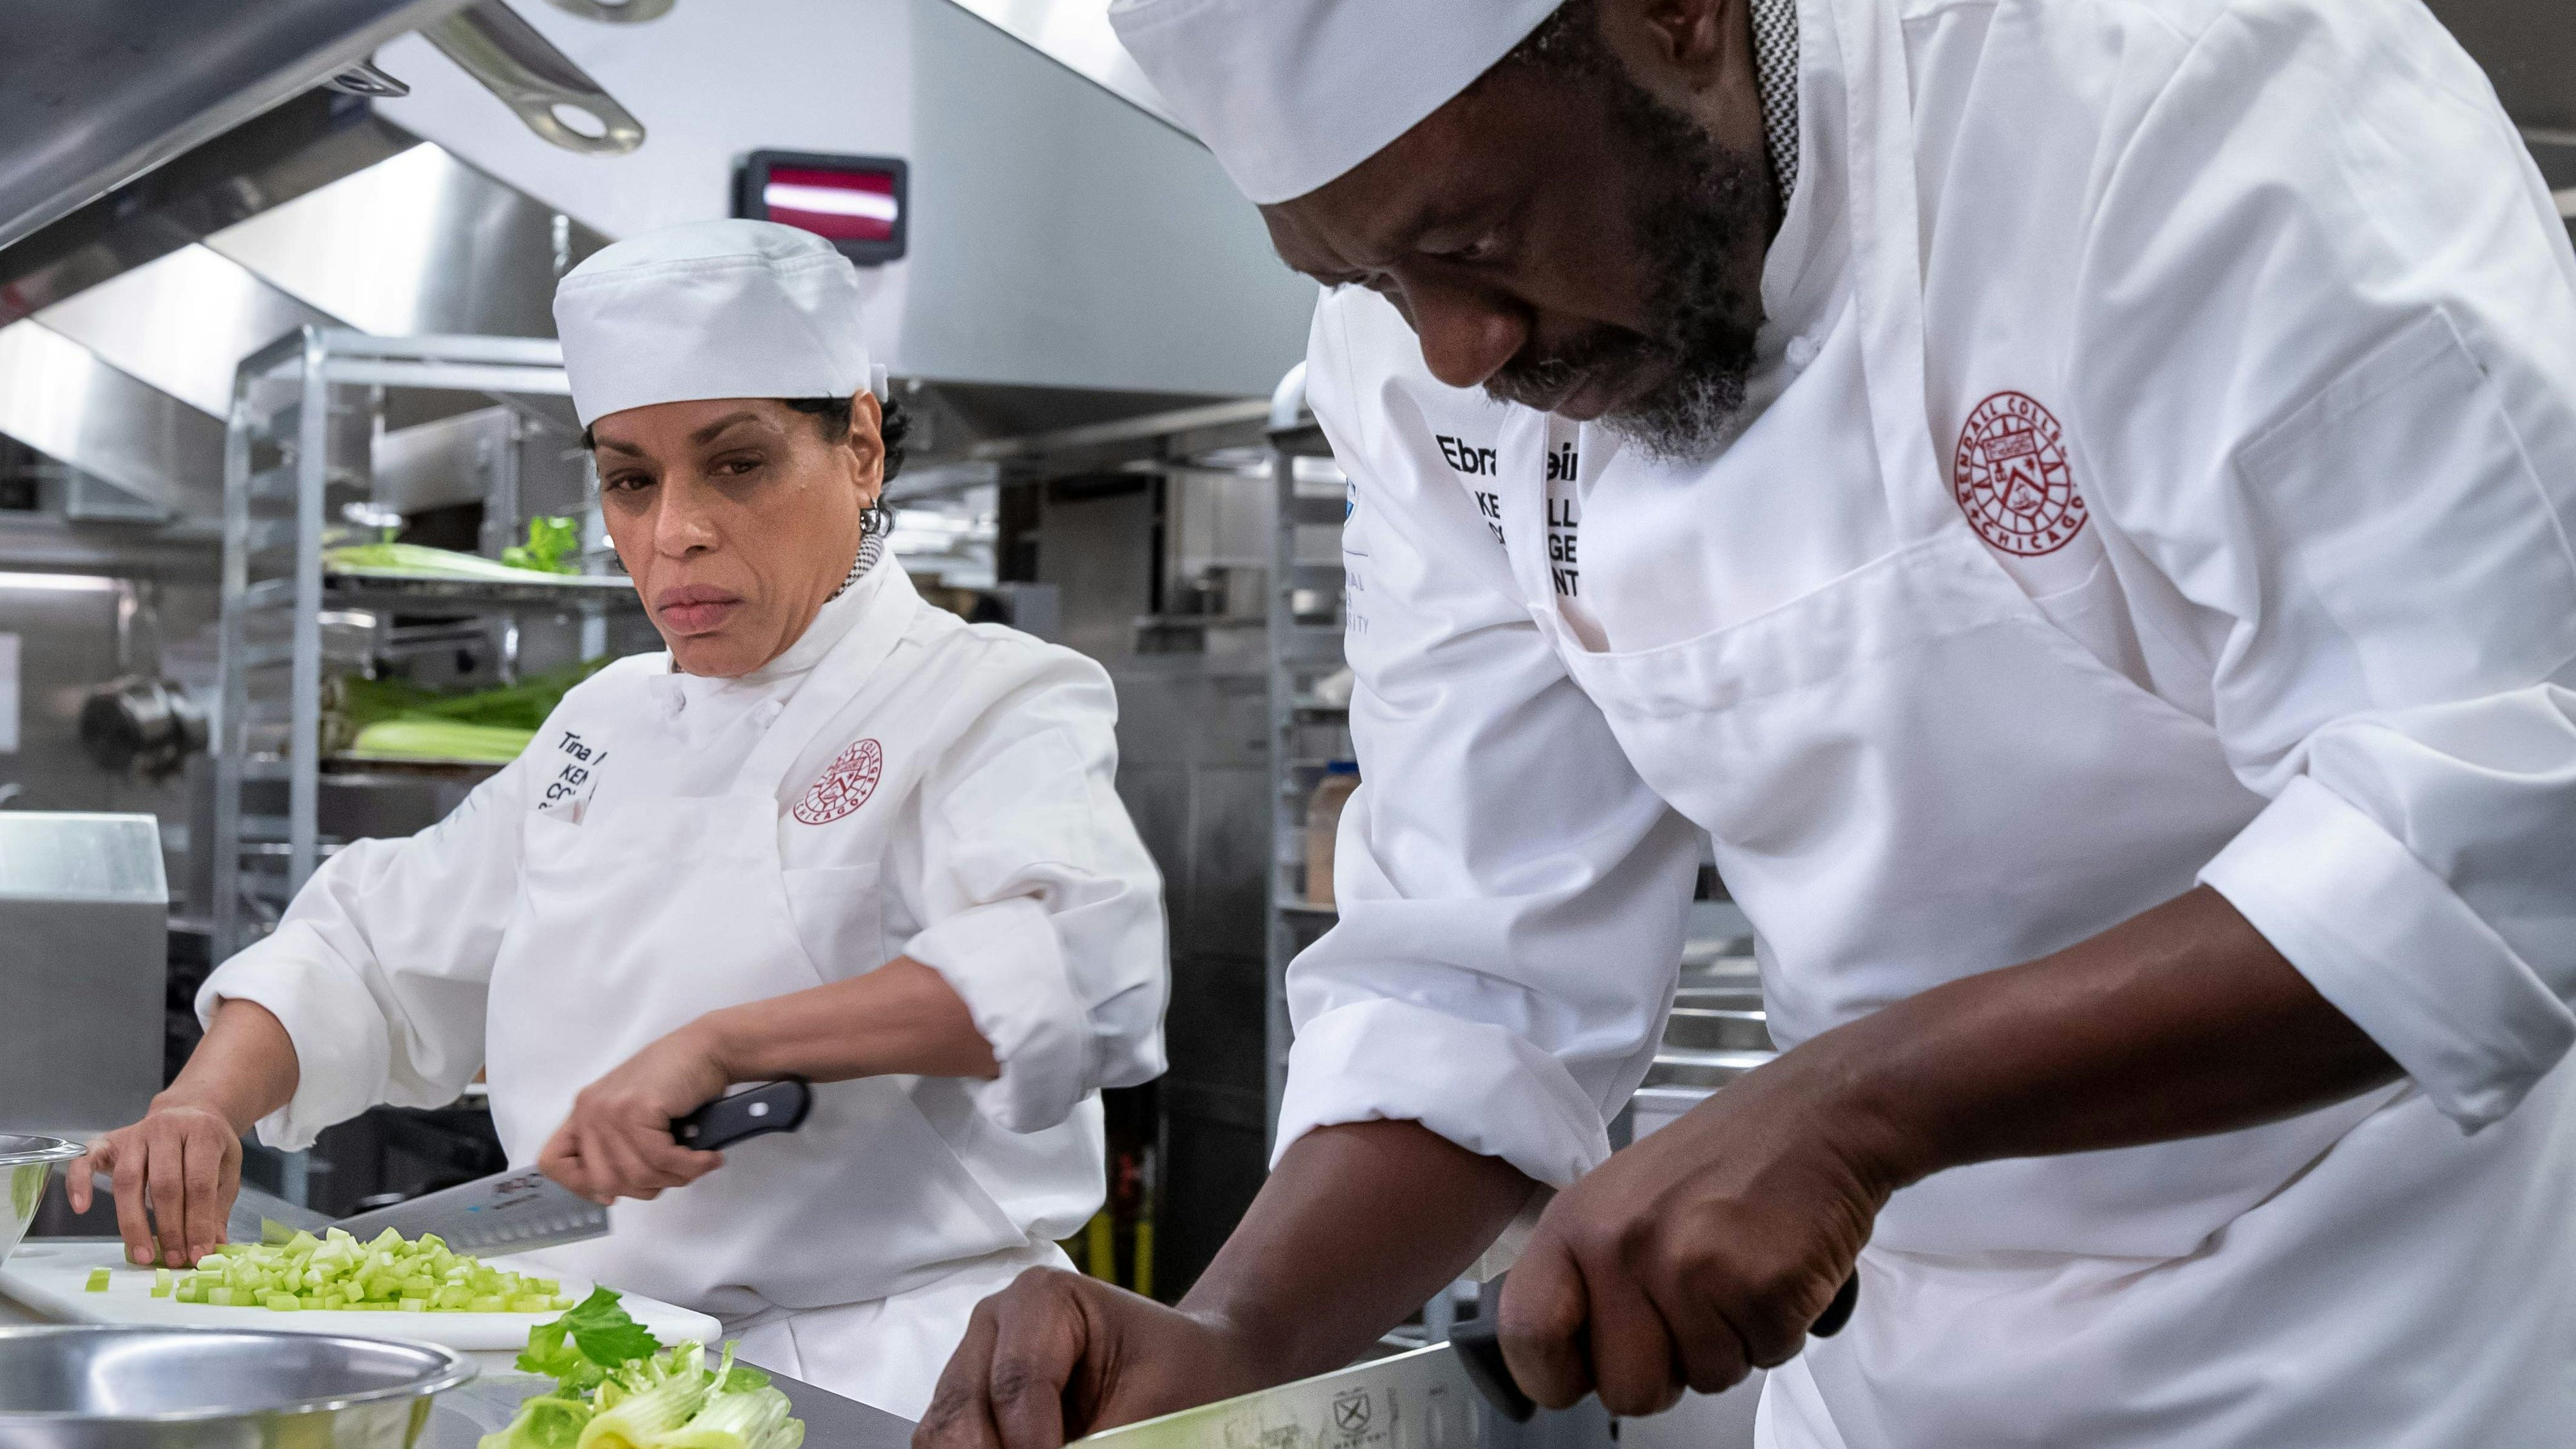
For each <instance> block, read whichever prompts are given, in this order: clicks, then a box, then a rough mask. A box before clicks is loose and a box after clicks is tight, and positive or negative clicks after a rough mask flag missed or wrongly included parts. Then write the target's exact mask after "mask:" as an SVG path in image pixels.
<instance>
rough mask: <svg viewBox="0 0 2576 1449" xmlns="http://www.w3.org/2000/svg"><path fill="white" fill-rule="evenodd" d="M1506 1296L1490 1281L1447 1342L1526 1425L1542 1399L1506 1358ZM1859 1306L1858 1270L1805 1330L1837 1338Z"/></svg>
mask: <svg viewBox="0 0 2576 1449" xmlns="http://www.w3.org/2000/svg"><path fill="white" fill-rule="evenodd" d="M1502 1301H1503V1280H1502V1279H1501V1278H1494V1279H1492V1280H1490V1281H1488V1282H1487V1283H1486V1284H1485V1285H1484V1287H1483V1289H1482V1291H1481V1292H1480V1293H1479V1295H1478V1299H1477V1314H1476V1316H1475V1317H1474V1318H1470V1319H1468V1320H1467V1321H1466V1322H1464V1323H1460V1324H1458V1325H1457V1326H1455V1327H1453V1328H1452V1329H1450V1330H1449V1343H1450V1345H1451V1346H1452V1347H1454V1348H1456V1349H1457V1350H1458V1357H1459V1363H1460V1367H1462V1368H1464V1369H1465V1370H1466V1372H1467V1377H1468V1378H1469V1379H1471V1380H1473V1381H1474V1382H1475V1385H1476V1391H1477V1392H1478V1393H1481V1394H1483V1395H1484V1396H1485V1402H1487V1403H1489V1404H1492V1405H1493V1406H1494V1412H1496V1413H1498V1414H1500V1415H1502V1416H1503V1417H1504V1418H1506V1419H1509V1420H1511V1421H1512V1422H1513V1423H1515V1424H1524V1423H1527V1422H1529V1419H1530V1416H1531V1415H1533V1414H1535V1413H1537V1412H1538V1404H1537V1402H1536V1401H1535V1400H1533V1399H1531V1398H1530V1396H1529V1395H1527V1394H1525V1393H1523V1392H1521V1386H1520V1383H1519V1382H1518V1381H1517V1380H1515V1379H1514V1378H1513V1377H1512V1371H1511V1367H1510V1365H1508V1364H1506V1363H1504V1362H1503V1341H1502V1338H1501V1330H1502ZM1858 1307H1860V1274H1858V1273H1856V1272H1855V1273H1854V1274H1852V1276H1850V1277H1848V1278H1845V1279H1844V1280H1843V1286H1842V1287H1841V1288H1840V1289H1837V1290H1836V1291H1835V1293H1834V1301H1833V1302H1831V1303H1828V1304H1826V1305H1825V1311H1824V1312H1823V1313H1821V1314H1818V1315H1817V1316H1816V1321H1815V1322H1814V1323H1813V1324H1811V1325H1809V1326H1808V1328H1807V1333H1808V1334H1809V1336H1811V1337H1815V1338H1831V1337H1833V1336H1834V1335H1835V1334H1837V1333H1840V1332H1842V1331H1843V1325H1844V1324H1846V1323H1849V1322H1851V1316H1852V1310H1854V1309H1856V1308H1858Z"/></svg>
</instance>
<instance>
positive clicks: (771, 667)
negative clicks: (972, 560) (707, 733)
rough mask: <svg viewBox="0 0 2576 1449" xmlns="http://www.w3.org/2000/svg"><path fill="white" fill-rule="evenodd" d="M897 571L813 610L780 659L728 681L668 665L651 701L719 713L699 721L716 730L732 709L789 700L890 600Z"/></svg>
mask: <svg viewBox="0 0 2576 1449" xmlns="http://www.w3.org/2000/svg"><path fill="white" fill-rule="evenodd" d="M893 572H894V570H892V569H889V568H884V567H878V568H873V569H870V570H868V571H867V572H866V573H864V574H862V575H860V576H859V578H858V580H857V581H856V582H854V583H852V584H851V585H850V586H849V587H848V588H847V589H844V590H843V591H842V592H841V593H840V594H839V595H838V596H837V597H835V598H832V599H830V600H828V601H826V602H825V603H824V605H823V607H822V608H821V609H818V610H816V611H815V614H814V621H813V622H812V623H810V624H807V625H806V626H805V632H804V633H802V634H800V635H798V636H797V637H796V642H795V643H793V644H790V645H788V646H787V648H786V649H785V650H784V651H782V652H781V653H780V654H779V656H778V657H777V658H775V659H772V660H770V661H769V662H768V663H766V664H764V665H762V666H760V667H759V668H758V669H754V670H752V671H750V672H749V673H746V674H743V675H740V676H737V677H734V678H730V679H726V678H710V677H704V676H700V675H694V674H683V673H681V672H680V668H679V665H678V663H677V662H676V661H668V660H666V661H665V665H664V671H663V672H662V673H660V674H657V675H654V676H653V678H652V685H651V689H652V698H653V702H654V703H655V704H657V705H659V706H660V707H661V709H662V711H663V712H664V713H666V714H674V715H676V714H680V713H683V712H692V707H693V706H694V707H696V708H695V710H694V711H693V712H694V713H697V714H699V715H704V711H705V709H706V707H709V706H712V707H714V708H715V711H716V714H715V716H714V717H713V718H701V719H699V720H698V721H697V722H696V723H697V724H698V726H699V727H701V728H712V727H715V726H716V725H717V724H719V723H721V722H722V721H724V720H729V719H731V718H732V717H733V716H734V714H735V712H736V710H735V709H734V708H728V707H727V706H728V704H730V705H733V706H737V707H739V708H742V709H748V708H750V707H752V706H753V705H755V704H757V703H758V702H759V701H760V700H762V699H764V698H768V699H776V700H781V701H783V700H785V699H786V698H787V697H788V696H789V695H792V694H794V693H795V686H796V684H797V683H798V682H799V681H801V680H803V679H804V678H805V676H806V675H808V674H811V673H813V672H814V667H815V666H816V665H818V664H821V663H822V662H823V660H824V659H825V658H826V657H827V656H828V655H830V654H831V652H832V650H833V649H834V647H836V646H837V645H839V644H840V642H841V641H842V640H844V639H846V638H848V637H849V636H850V633H851V631H852V630H854V629H856V628H857V627H858V626H859V621H860V620H861V619H862V618H863V617H864V616H866V615H867V614H869V613H870V612H872V606H874V605H875V604H877V603H879V602H881V601H883V600H884V599H885V596H886V577H887V575H889V574H891V573H893Z"/></svg>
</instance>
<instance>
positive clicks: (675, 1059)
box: [537, 1024, 733, 1203]
mask: <svg viewBox="0 0 2576 1449" xmlns="http://www.w3.org/2000/svg"><path fill="white" fill-rule="evenodd" d="M731 1085H733V1079H732V1078H731V1077H730V1076H728V1075H727V1074H726V1072H725V1069H724V1066H723V1064H722V1063H720V1062H719V1061H718V1060H717V1059H716V1054H715V1052H714V1050H713V1049H712V1045H711V1043H710V1041H709V1038H708V1034H707V1033H706V1032H705V1031H703V1030H701V1029H700V1028H699V1026H697V1025H695V1024H693V1025H690V1026H684V1027H682V1028H680V1029H679V1030H678V1031H675V1032H673V1033H671V1034H670V1035H669V1036H666V1037H664V1038H662V1039H661V1040H660V1041H657V1042H655V1043H653V1044H652V1045H651V1046H648V1047H646V1048H644V1050H642V1051H640V1052H637V1053H636V1054H635V1055H633V1056H631V1057H629V1058H627V1059H626V1061H625V1063H624V1064H623V1065H621V1066H619V1067H617V1068H616V1069H615V1070H613V1071H611V1072H609V1074H608V1075H606V1076H604V1077H601V1078H600V1079H599V1080H598V1081H595V1082H593V1083H591V1084H590V1085H589V1086H587V1087H584V1088H582V1089H581V1095H579V1096H577V1097H575V1098H573V1100H572V1115H571V1116H569V1117H566V1118H565V1119H564V1122H563V1125H562V1126H560V1127H557V1128H556V1129H555V1135H554V1136H553V1137H551V1138H549V1139H548V1140H547V1142H546V1147H545V1150H544V1151H543V1152H541V1153H539V1154H537V1167H538V1170H540V1171H542V1172H543V1173H545V1175H546V1176H548V1177H551V1178H553V1179H554V1180H555V1181H557V1182H560V1183H562V1184H563V1185H564V1186H566V1187H568V1188H571V1189H572V1190H573V1191H575V1192H577V1193H580V1194H581V1195H582V1196H584V1197H586V1198H589V1199H590V1200H592V1201H593V1202H599V1203H607V1202H614V1201H615V1200H617V1199H618V1198H621V1197H633V1198H644V1199H646V1200H650V1199H653V1198H657V1197H660V1196H661V1195H662V1192H663V1189H665V1188H673V1187H680V1186H683V1185H684V1184H687V1183H692V1182H695V1181H697V1180H698V1179H699V1178H701V1177H704V1176H706V1175H707V1174H708V1173H710V1172H713V1171H715V1170H716V1169H717V1168H719V1167H722V1166H724V1154H723V1153H721V1152H698V1151H694V1150H692V1149H690V1148H686V1147H682V1146H681V1145H679V1144H678V1143H677V1142H675V1141H673V1140H672V1139H671V1119H672V1118H674V1117H684V1116H687V1115H688V1114H689V1113H691V1112H694V1111H696V1110H697V1109H698V1108H700V1107H702V1106H705V1105H706V1104H707V1103H708V1102H711V1101H713V1100H715V1099H716V1098H717V1097H718V1096H720V1095H722V1094H723V1092H724V1089H725V1088H727V1087H729V1086H731Z"/></svg>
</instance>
